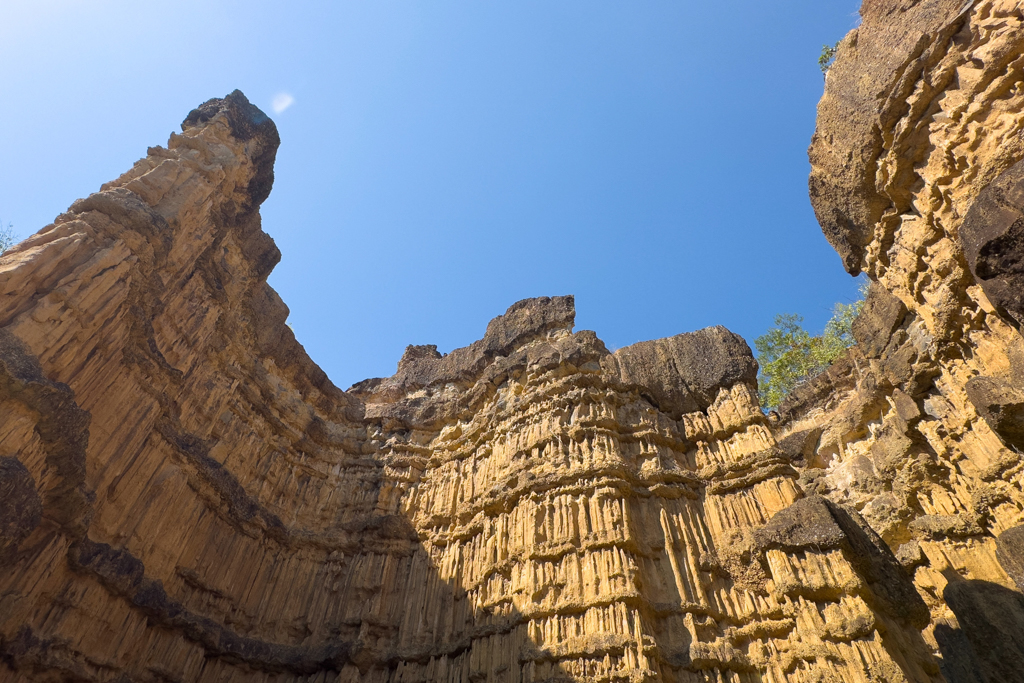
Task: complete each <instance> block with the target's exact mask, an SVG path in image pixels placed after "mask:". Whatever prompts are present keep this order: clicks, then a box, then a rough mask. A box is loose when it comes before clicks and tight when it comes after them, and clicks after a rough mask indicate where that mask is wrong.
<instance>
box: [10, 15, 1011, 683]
mask: <svg viewBox="0 0 1024 683" xmlns="http://www.w3.org/2000/svg"><path fill="white" fill-rule="evenodd" d="M862 17H863V23H862V25H861V26H860V27H859V28H858V29H856V30H855V31H853V32H851V34H850V35H849V36H847V38H846V39H845V40H844V41H843V43H842V45H841V46H840V49H839V54H838V57H837V60H836V62H835V65H834V66H833V67H832V69H831V70H830V71H829V74H828V76H827V78H826V90H825V96H824V97H823V99H822V102H821V104H820V106H819V118H818V129H817V131H816V133H815V137H814V140H813V142H812V145H811V150H810V156H811V160H812V176H811V184H810V187H811V197H812V201H813V203H814V206H815V210H816V211H817V214H818V217H819V220H820V221H821V223H822V226H823V229H824V230H825V233H826V235H827V236H828V238H829V239H830V240H831V242H832V243H833V244H834V245H835V246H836V248H837V251H839V253H840V255H841V256H842V258H843V262H844V264H845V265H846V267H847V269H848V270H850V271H851V272H866V273H867V274H868V276H869V277H870V278H871V279H872V285H871V288H870V293H869V296H868V300H867V303H866V305H865V310H864V313H863V314H862V315H861V317H860V318H859V319H858V320H857V322H856V324H855V329H854V331H855V336H856V338H857V341H858V343H857V345H856V346H855V347H853V348H852V349H851V350H850V351H849V353H848V354H847V355H846V356H844V357H843V358H841V359H840V360H839V361H838V362H837V363H836V364H834V365H833V366H832V367H831V368H830V369H829V370H828V371H827V372H826V373H824V374H823V375H821V376H819V377H818V378H815V379H814V380H813V381H810V382H808V383H806V384H805V385H803V386H802V387H800V388H799V390H798V391H797V392H796V393H795V394H794V395H793V396H792V397H791V398H790V399H789V400H788V401H787V403H786V404H784V405H783V406H782V407H781V408H780V411H779V413H777V414H772V415H770V416H767V417H766V416H765V415H764V414H763V412H762V411H761V409H760V406H759V405H758V402H757V384H756V381H757V380H756V375H757V365H756V362H755V361H754V359H753V357H752V355H751V352H750V349H749V348H748V347H747V345H746V343H745V342H744V341H743V340H742V339H741V338H740V337H738V336H736V335H735V334H733V333H731V332H729V331H728V330H726V329H725V328H722V327H712V328H707V329H704V330H700V331H697V332H691V333H687V334H681V335H678V336H675V337H670V338H667V339H659V340H654V341H648V342H641V343H639V344H635V345H633V346H630V347H626V348H623V349H619V350H617V351H615V352H610V351H609V350H608V349H607V348H606V347H605V345H604V344H603V343H602V342H601V341H600V339H599V338H598V337H597V336H596V335H595V334H594V333H593V332H590V331H574V316H575V311H574V301H573V298H572V297H571V296H563V297H553V298H540V299H528V300H524V301H520V302H518V303H516V304H514V305H513V306H511V307H510V308H509V309H508V310H507V311H506V312H505V313H504V314H503V315H501V316H498V317H496V318H495V319H494V320H492V321H491V322H490V323H489V324H488V326H487V328H486V331H485V333H484V335H483V338H482V339H481V340H479V341H477V342H475V343H473V344H471V345H469V346H467V347H465V348H461V349H456V350H454V351H452V352H451V353H448V354H446V355H442V354H440V353H438V351H437V348H436V347H434V346H410V347H409V348H408V349H407V350H406V352H405V354H404V355H403V357H402V358H401V360H400V361H399V363H398V368H397V371H396V373H395V374H394V375H393V376H392V377H388V378H377V379H369V380H366V381H363V382H360V383H358V384H356V385H355V386H353V387H351V388H350V389H349V390H347V391H342V390H340V389H338V388H337V387H335V386H334V385H333V384H331V382H330V381H329V380H328V378H327V377H326V376H325V375H324V373H323V372H322V371H321V370H320V369H319V368H318V367H317V366H316V365H315V364H314V363H313V362H312V361H311V360H310V359H309V358H308V357H307V355H306V354H305V352H304V350H303V349H302V347H301V345H300V344H299V343H298V342H297V341H296V340H295V338H294V336H293V335H292V333H291V331H290V330H289V328H288V327H287V325H285V319H286V317H287V313H288V311H287V308H286V307H285V305H284V304H283V303H282V302H281V300H280V299H279V298H278V296H277V295H276V294H275V293H274V291H273V290H272V289H271V288H270V287H269V286H268V285H267V283H266V279H267V276H268V274H269V273H270V271H271V269H272V268H273V267H274V265H275V264H276V263H277V261H278V259H279V257H280V254H279V252H278V251H277V248H276V247H275V246H274V243H273V241H272V240H271V239H270V238H269V237H268V236H267V235H266V234H265V233H264V232H263V231H262V229H261V227H260V216H259V206H260V204H261V202H262V201H263V200H264V199H266V197H267V196H268V194H269V192H270V189H271V185H272V183H273V163H274V157H275V154H276V150H277V146H278V142H279V140H278V135H277V131H276V128H275V126H274V124H273V122H272V121H270V119H268V118H267V117H266V116H265V115H264V114H263V113H262V112H260V111H259V110H258V109H257V108H255V107H254V106H252V105H251V104H250V103H249V102H248V101H247V100H246V99H245V97H244V96H243V95H242V94H241V93H239V92H237V91H236V92H234V93H232V94H230V95H228V96H227V97H226V98H223V99H218V100H211V101H209V102H207V103H205V104H203V105H202V106H201V107H199V108H198V109H196V110H195V111H193V112H192V113H190V114H189V115H188V117H187V118H186V119H185V121H184V123H183V124H182V132H181V134H174V135H172V136H171V138H170V141H169V142H168V145H167V146H166V148H165V147H153V148H150V150H149V151H148V154H147V156H146V158H144V159H142V160H140V161H139V162H138V163H136V165H135V166H134V167H133V168H132V169H131V170H130V171H128V172H127V173H125V174H124V175H123V176H121V177H120V178H118V179H117V180H115V181H113V182H111V183H108V184H107V185H104V186H103V188H102V189H101V191H100V192H98V193H96V194H94V195H91V196H90V197H88V198H86V199H84V200H79V201H78V202H75V203H74V204H73V205H72V206H71V208H70V209H69V211H68V212H67V213H65V214H63V215H61V216H59V217H58V218H57V220H56V221H55V222H54V223H53V224H52V225H49V226H47V227H46V228H44V229H43V230H41V231H40V232H39V233H37V234H36V235H34V236H32V237H31V238H29V239H27V240H26V241H24V242H22V243H21V244H19V245H17V246H16V247H15V248H13V249H12V250H11V251H9V252H8V253H6V254H4V255H3V256H2V257H0V405H2V410H0V680H4V681H8V680H9V681H18V682H21V681H70V680H74V681H96V682H108V681H109V682H112V683H113V682H116V683H125V682H127V681H139V682H159V683H166V682H168V681H182V682H184V681H243V680H244V681H266V682H268V683H269V682H271V681H274V682H278V681H280V682H284V681H310V682H313V681H317V682H320V681H324V682H326V681H331V682H334V681H345V682H353V683H354V682H357V681H358V682H366V683H371V682H374V683H377V682H379V683H385V682H388V683H391V682H395V683H398V682H403V683H405V682H412V681H420V682H426V681H437V682H441V681H444V682H450V683H456V682H459V683H480V682H488V683H513V682H515V683H519V682H526V681H560V680H565V681H569V680H575V681H609V682H610V681H631V682H633V681H635V682H640V681H666V682H679V683H697V682H702V683H703V682H708V683H710V682H715V683H726V682H728V683H747V682H750V683H752V682H754V681H768V682H773V683H783V682H799V683H826V682H838V681H893V682H895V681H912V682H931V681H935V682H938V681H942V680H946V681H949V682H950V683H954V682H961V681H970V682H978V683H994V682H996V681H1014V680H1021V677H1022V673H1021V672H1022V671H1024V639H1022V636H1021V634H1022V633H1024V594H1022V593H1021V592H1020V590H1021V588H1022V587H1024V491H1022V476H1024V475H1022V472H1024V460H1022V458H1021V455H1020V449H1021V448H1024V339H1022V338H1021V332H1020V325H1021V322H1022V321H1024V305H1022V303H1021V298H1020V285H1021V277H1022V273H1024V270H1022V266H1021V263H1024V237H1022V235H1024V233H1021V230H1020V224H1021V223H1022V221H1024V219H1022V218H1021V216H1024V199H1022V198H1024V171H1021V170H1020V168H1022V167H1021V166H1019V164H1022V163H1024V145H1022V143H1021V142H1020V140H1021V135H1020V127H1021V122H1022V121H1024V118H1022V106H1024V99H1022V98H1024V49H1022V48H1024V24H1022V22H1024V16H1022V13H1021V11H1020V10H1019V9H1018V8H1017V7H1016V4H1015V3H1012V2H1005V1H1004V0H989V1H987V2H980V1H975V2H969V3H968V4H967V5H962V4H961V3H960V2H948V1H945V0H926V1H924V2H912V1H907V2H897V1H896V0H872V1H870V2H866V3H865V6H864V7H863V8H862ZM1019 233H1020V234H1019Z"/></svg>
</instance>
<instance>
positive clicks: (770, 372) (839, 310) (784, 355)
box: [754, 284, 867, 410]
mask: <svg viewBox="0 0 1024 683" xmlns="http://www.w3.org/2000/svg"><path fill="white" fill-rule="evenodd" d="M866 290H867V287H866V284H865V285H864V286H862V287H861V298H860V300H859V301H855V302H854V303H852V304H843V303H838V304H836V305H835V306H834V307H833V309H832V318H831V319H829V321H828V323H826V324H825V330H824V331H823V332H822V333H821V334H819V335H815V336H812V335H811V334H810V333H809V332H808V331H807V330H805V329H804V328H803V326H802V325H801V323H803V320H804V319H803V318H802V317H801V316H799V315H796V314H793V313H783V314H780V315H777V316H775V325H774V326H773V327H771V328H769V329H768V331H767V332H765V333H764V334H763V335H761V336H760V337H758V338H757V339H755V340H754V347H755V348H756V349H757V362H758V365H759V366H760V371H759V372H758V378H757V379H758V387H759V394H760V396H761V405H762V406H763V407H764V408H765V409H769V410H770V409H775V408H778V407H779V404H781V403H782V402H783V401H784V400H785V399H786V397H787V396H788V395H789V394H790V392H792V391H793V389H795V388H796V387H797V386H798V385H799V384H800V383H801V382H804V381H806V380H808V379H810V378H811V377H814V376H815V375H817V374H819V373H820V372H822V371H823V370H825V369H826V368H827V367H828V366H829V365H831V364H832V362H833V361H834V360H835V359H836V358H839V356H840V355H842V353H843V351H845V350H846V349H848V348H850V347H851V346H853V343H854V339H853V332H852V326H853V321H854V319H855V318H856V317H857V314H858V313H860V310H861V308H862V307H863V306H864V295H865V293H866Z"/></svg>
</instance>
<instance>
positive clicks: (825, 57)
mask: <svg viewBox="0 0 1024 683" xmlns="http://www.w3.org/2000/svg"><path fill="white" fill-rule="evenodd" d="M838 49H839V43H838V42H837V43H836V44H835V45H822V46H821V56H819V57H818V68H819V69H821V73H823V74H824V73H828V68H829V67H830V66H832V60H834V59H835V58H836V50H838Z"/></svg>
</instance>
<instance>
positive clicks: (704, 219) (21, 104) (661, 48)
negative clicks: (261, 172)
mask: <svg viewBox="0 0 1024 683" xmlns="http://www.w3.org/2000/svg"><path fill="white" fill-rule="evenodd" d="M858 4H859V3H856V2H850V1H847V0H842V1H830V2H821V0H793V1H789V2H776V3H765V2H753V1H746V0H743V1H740V0H736V1H728V0H727V1H723V2H716V3H707V2H700V3H698V2H687V1H683V0H676V1H673V2H662V1H653V0H652V1H648V2H624V1H623V2H596V1H594V0H590V1H588V2H571V1H559V0H542V1H538V2H534V1H532V0H516V1H515V2H501V3H499V2H493V1H487V0H473V1H469V0H466V1H463V2H447V1H445V0H431V1H430V2H426V1H423V0H405V1H404V2H391V1H389V0H372V1H370V0H364V1H363V2H303V1H300V0H295V1H292V2H288V3H284V2H258V1H252V0H249V1H247V2H217V1H215V0H203V1H202V2H197V1H193V0H177V1H176V2H173V3H172V2H159V1H149V2H138V0H134V1H132V2H127V1H123V0H77V1H76V0H4V2H3V3H0V89H2V90H0V92H2V96H3V101H2V106H3V111H4V117H3V125H2V126H0V155H2V159H3V163H2V164H0V217H2V219H3V220H4V221H5V222H8V221H9V222H12V223H14V226H15V232H16V233H17V234H18V235H20V236H21V237H24V236H26V235H27V234H30V233H32V232H35V231H36V230H38V229H39V228H41V227H42V226H44V225H45V224H47V223H48V222H50V221H52V220H53V218H54V217H55V216H56V215H57V214H58V213H60V212H61V211H63V210H64V209H66V208H67V206H68V205H70V204H71V202H73V201H74V200H75V199H77V198H78V197H84V196H86V195H88V194H89V193H91V192H95V191H97V190H98V189H99V186H100V184H101V183H103V182H105V181H107V180H110V179H112V178H115V177H117V176H118V175H120V173H122V172H123V171H124V170H126V169H127V168H129V167H130V166H131V164H132V163H133V162H134V161H135V160H136V159H137V158H139V157H141V156H144V155H145V153H146V148H147V147H148V146H150V145H156V144H165V143H166V141H167V137H168V134H169V133H170V132H171V131H176V130H178V125H179V124H180V122H181V120H182V119H183V118H184V117H185V115H186V114H187V113H188V112H189V110H191V109H192V108H193V107H195V106H196V105H198V104H200V103H201V102H203V101H205V100H207V99H209V98H211V97H220V96H223V95H225V94H227V93H228V92H230V91H231V90H233V89H235V88H240V89H241V90H242V91H243V92H245V93H246V95H247V96H248V97H249V99H250V100H252V101H253V102H254V103H255V104H257V105H258V106H260V107H261V108H262V109H264V111H266V112H267V113H268V114H270V115H271V116H272V117H273V118H274V120H275V121H276V122H277V125H278V128H279V129H280V132H281V138H282V144H281V149H280V151H279V153H278V162H277V168H276V176H277V178H276V181H275V185H274V191H273V193H272V194H271V196H270V199H268V200H267V202H266V203H265V204H264V207H263V227H264V230H266V231H267V232H268V233H270V234H271V235H272V236H273V237H274V239H275V240H276V241H277V244H278V246H279V247H280V248H281V251H282V252H283V259H282V262H281V264H280V265H279V266H278V267H277V269H276V270H275V272H274V273H273V274H272V275H271V278H270V282H271V284H272V285H273V286H274V288H275V289H277V291H278V292H279V293H280V294H281V296H282V297H283V298H284V300H285V301H286V302H287V303H288V305H289V307H290V309H291V316H290V318H289V322H290V323H291V325H292V327H293V329H294V330H295V332H296V335H297V336H298V338H299V340H300V341H301V342H302V343H303V344H304V345H305V347H306V349H307V351H308V352H309V353H310V355H311V356H312V357H313V359H314V360H316V361H317V362H318V363H319V364H320V365H321V367H323V368H324V370H325V371H326V372H327V374H328V375H329V376H330V377H331V378H332V379H333V380H334V381H335V383H336V384H338V385H339V386H341V387H343V388H344V387H347V386H349V385H350V384H352V383H353V382H356V381H358V380H360V379H363V378H365V377H371V376H381V375H390V374H391V373H392V372H394V368H395V364H396V363H397V361H398V358H399V357H400V356H401V354H402V351H403V350H404V348H405V346H406V345H407V344H437V345H438V347H439V349H440V350H441V351H450V350H451V349H453V348H455V347H458V346H464V345H466V344H468V343H470V342H472V341H474V340H475V339H477V338H479V337H480V336H481V335H482V333H483V330H484V328H485V326H486V324H487V321H488V320H489V319H490V318H492V317H493V316H495V315H498V314H499V313H502V312H503V311H504V310H505V309H506V308H507V307H508V306H509V305H510V304H512V303H513V302H515V301H517V300H519V299H522V298H525V297H532V296H545V295H560V294H575V295H576V308H577V317H576V320H577V329H593V330H596V331H597V333H598V335H599V336H600V337H601V338H602V339H603V340H604V341H605V343H606V344H608V346H609V347H610V348H617V347H621V346H625V345H628V344H632V343H634V342H636V341H640V340H644V339H653V338H657V337H664V336H669V335H673V334H678V333H680V332H686V331H690V330H694V329H699V328H701V327H705V326H708V325H715V324H723V325H725V326H726V327H728V328H730V329H732V330H733V331H735V332H737V333H739V334H741V335H743V336H744V337H745V338H746V339H747V340H748V342H750V343H751V344H753V338H754V337H755V336H757V335H758V334H761V333H763V332H764V330H765V329H766V328H767V327H768V326H769V325H770V324H771V322H772V319H773V317H774V316H775V314H777V313H782V312H795V313H799V314H801V315H803V316H804V317H805V319H806V321H807V325H808V327H809V328H810V329H812V331H817V330H820V329H821V328H822V327H823V326H824V323H825V321H826V320H827V319H828V317H829V314H830V309H831V307H832V305H833V304H834V303H835V302H837V301H844V302H848V301H851V300H853V299H854V298H856V292H857V283H856V282H855V281H854V279H853V278H851V277H850V276H849V275H847V274H846V273H845V272H844V271H843V269H842V267H841V264H840V261H839V258H838V256H836V254H835V252H834V251H833V250H832V249H831V247H830V246H829V245H828V243H827V242H826V241H825V239H824V237H822V235H821V232H820V230H819V228H818V226H817V224H816V222H815V220H814V214H813V212H812V210H811V207H810V203H809V201H808V199H807V174H808V172H809V166H808V163H807V156H806V149H807V145H808V144H809V142H810V137H811V133H812V132H813V129H814V114H815V106H816V103H817V100H818V98H819V97H820V96H821V92H822V87H823V81H822V75H821V73H820V71H819V70H818V67H817V57H818V54H819V53H820V51H821V46H822V44H824V43H833V42H835V41H836V40H838V39H839V38H841V37H842V36H843V35H845V34H846V32H847V31H849V30H850V29H851V28H853V27H854V26H855V25H856V22H857V18H856V8H857V6H858ZM275 100H276V103H277V107H276V108H277V109H280V111H276V112H275V106H274V104H275ZM283 105H287V106H283Z"/></svg>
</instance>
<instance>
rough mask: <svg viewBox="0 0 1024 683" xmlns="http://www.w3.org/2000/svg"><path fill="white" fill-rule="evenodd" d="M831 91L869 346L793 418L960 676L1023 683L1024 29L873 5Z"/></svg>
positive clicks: (819, 138) (822, 479) (826, 204)
mask: <svg viewBox="0 0 1024 683" xmlns="http://www.w3.org/2000/svg"><path fill="white" fill-rule="evenodd" d="M861 16H862V18H863V23H862V24H861V26H860V27H859V28H857V29H856V30H854V31H852V32H851V33H850V34H849V35H848V36H847V37H846V38H845V39H844V40H843V41H842V43H841V45H840V48H839V54H838V58H837V59H836V62H835V64H834V66H833V68H831V69H830V70H829V73H828V75H827V78H826V87H825V95H824V97H823V98H822V100H821V103H820V105H819V108H818V127H817V131H816V133H815V135H814V139H813V141H812V144H811V148H810V158H811V162H812V169H813V170H812V173H811V182H810V188H811V199H812V202H813V204H814V207H815V210H816V212H817V215H818V218H819V220H820V221H821V223H822V227H823V229H824V231H825V234H826V236H827V237H828V238H829V240H830V241H831V242H832V244H833V245H835V247H836V249H837V250H838V251H839V253H840V255H841V256H842V257H843V260H844V263H845V265H846V267H847V269H848V270H849V271H850V272H851V273H857V272H860V271H863V272H865V273H867V275H868V276H869V277H870V278H871V280H872V281H873V284H872V285H871V288H870V292H869V296H868V299H867V305H866V311H865V313H864V315H862V316H861V318H860V319H859V320H858V321H857V324H856V326H855V328H854V332H855V336H856V337H857V340H858V344H857V346H856V347H855V348H854V349H852V350H851V352H850V353H849V354H848V356H847V357H845V358H843V359H842V360H841V361H840V362H839V363H837V364H836V365H834V366H833V367H832V368H831V369H830V370H829V371H828V372H827V373H826V374H825V375H823V376H822V377H819V378H818V379H817V380H815V381H813V382H810V383H809V384H808V385H807V386H804V387H802V388H801V389H800V390H799V391H798V392H797V393H796V394H795V395H794V396H793V397H792V398H791V400H790V401H789V402H788V403H787V404H786V405H784V406H782V409H781V410H780V413H781V415H780V419H779V420H778V422H777V424H776V426H775V431H776V434H777V436H778V438H780V440H782V441H784V442H786V443H787V444H789V445H790V449H789V450H790V452H791V453H792V454H793V455H794V456H796V457H799V458H801V460H800V461H799V467H798V468H799V469H800V470H801V482H802V483H803V485H804V488H805V489H808V490H814V491H817V492H819V493H822V494H823V495H826V496H828V498H829V499H831V500H833V501H835V502H837V503H843V504H846V505H849V506H852V507H855V508H856V509H858V510H859V511H860V512H861V514H862V515H863V516H864V517H865V519H866V520H867V521H868V522H869V523H870V524H871V526H872V527H873V528H874V529H875V530H876V531H877V532H878V533H879V534H881V536H882V538H883V539H884V540H885V541H886V542H887V543H888V544H889V546H890V547H891V548H892V549H893V550H894V551H895V552H896V554H897V556H898V557H899V559H900V561H901V562H902V563H903V565H904V567H905V568H906V569H907V570H908V571H909V572H911V573H912V575H913V577H914V582H915V585H916V586H917V588H918V592H919V594H920V595H921V596H922V597H923V598H924V599H925V601H926V602H927V603H928V606H929V608H930V611H931V622H930V624H929V625H928V627H927V628H926V629H925V630H924V637H925V639H926V640H927V642H928V644H929V646H930V647H931V648H932V649H933V651H934V652H935V653H936V655H937V657H939V659H940V661H941V662H942V666H943V672H944V673H945V675H946V677H947V679H949V680H964V681H1010V680H1024V638H1022V636H1021V633H1024V630H1022V628H1021V627H1022V625H1024V611H1022V609H1021V608H1022V605H1024V603H1022V601H1021V594H1020V593H1019V589H1020V588H1021V587H1022V586H1020V585H1019V584H1017V583H1015V582H1014V580H1013V577H1014V576H1015V572H1018V573H1017V574H1016V575H1017V576H1019V567H1020V566H1021V564H1020V563H1021V561H1022V559H1024V556H1022V555H1021V550H1022V549H1021V546H1020V544H1019V541H1015V540H1014V539H1018V538H1020V531H1021V528H1020V525H1021V524H1022V522H1024V512H1022V511H1024V495H1022V494H1024V492H1022V483H1024V481H1022V476H1024V475H1022V469H1024V461H1022V459H1021V448H1022V447H1024V441H1022V440H1021V435H1022V434H1024V432H1022V431H1021V430H1022V427H1024V421H1022V417H1024V411H1022V409H1024V394H1022V393H1021V391H1022V390H1024V341H1022V337H1021V328H1020V325H1021V322H1022V320H1024V316H1022V313H1024V310H1022V308H1021V301H1022V299H1021V297H1022V292H1024V289H1022V288H1021V286H1022V285H1024V280H1022V279H1021V273H1022V272H1024V271H1022V269H1021V264H1022V263H1024V239H1022V234H1024V233H1021V225H1022V223H1024V221H1021V220H1020V217H1021V215H1022V213H1021V212H1022V210H1024V193H1022V185H1021V178H1022V171H1021V170H1020V169H1021V166H1020V164H1021V161H1022V159H1024V138H1022V136H1021V126H1022V125H1024V14H1022V7H1021V5H1020V3H1018V2H1012V1H1004V0H975V1H972V2H967V3H963V2H960V1H959V0H954V1H931V2H889V1H877V2H865V3H864V7H863V8H862V10H861Z"/></svg>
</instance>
